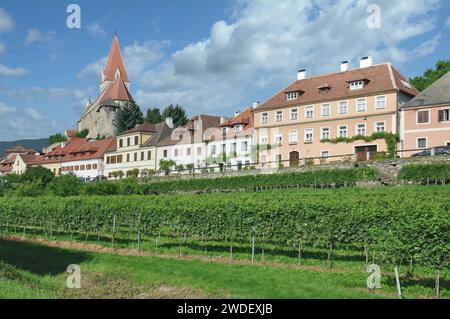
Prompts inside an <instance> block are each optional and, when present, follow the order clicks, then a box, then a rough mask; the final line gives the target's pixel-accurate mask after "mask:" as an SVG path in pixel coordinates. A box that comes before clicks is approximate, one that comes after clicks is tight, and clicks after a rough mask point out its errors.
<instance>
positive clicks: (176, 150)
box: [173, 148, 178, 157]
mask: <svg viewBox="0 0 450 319" xmlns="http://www.w3.org/2000/svg"><path fill="white" fill-rule="evenodd" d="M173 156H175V157H178V148H176V149H174V150H173Z"/></svg>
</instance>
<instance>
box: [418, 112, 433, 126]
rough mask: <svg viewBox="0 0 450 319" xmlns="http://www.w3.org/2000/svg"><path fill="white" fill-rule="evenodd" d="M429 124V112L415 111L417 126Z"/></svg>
mask: <svg viewBox="0 0 450 319" xmlns="http://www.w3.org/2000/svg"><path fill="white" fill-rule="evenodd" d="M428 123H430V111H428V110H426V111H417V124H428Z"/></svg>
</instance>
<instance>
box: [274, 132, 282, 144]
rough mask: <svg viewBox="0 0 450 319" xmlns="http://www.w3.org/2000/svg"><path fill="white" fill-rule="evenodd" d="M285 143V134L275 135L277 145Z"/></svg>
mask: <svg viewBox="0 0 450 319" xmlns="http://www.w3.org/2000/svg"><path fill="white" fill-rule="evenodd" d="M282 143H283V133H281V132H278V133H276V134H275V144H280V145H281V144H282Z"/></svg>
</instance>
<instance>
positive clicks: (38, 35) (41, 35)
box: [25, 29, 56, 45]
mask: <svg viewBox="0 0 450 319" xmlns="http://www.w3.org/2000/svg"><path fill="white" fill-rule="evenodd" d="M55 35H56V32H55V31H50V32H42V31H40V30H38V29H29V30H28V32H27V36H26V38H25V44H27V45H30V44H33V43H48V42H51V41H53V40H54V38H55Z"/></svg>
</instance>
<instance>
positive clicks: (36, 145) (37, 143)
mask: <svg viewBox="0 0 450 319" xmlns="http://www.w3.org/2000/svg"><path fill="white" fill-rule="evenodd" d="M47 143H48V139H47V138H41V139H36V140H17V141H11V142H0V157H2V156H3V152H4V150H5V149H8V148H14V147H15V146H16V145H22V146H23V147H25V148H32V149H35V150H36V151H38V152H40V151H41V150H42V148H43V147H46V146H47Z"/></svg>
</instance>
